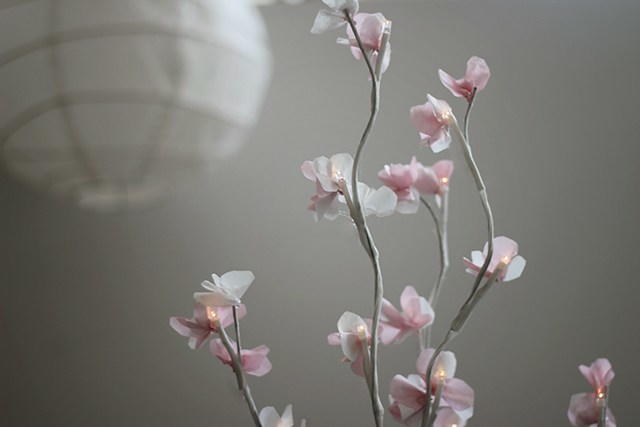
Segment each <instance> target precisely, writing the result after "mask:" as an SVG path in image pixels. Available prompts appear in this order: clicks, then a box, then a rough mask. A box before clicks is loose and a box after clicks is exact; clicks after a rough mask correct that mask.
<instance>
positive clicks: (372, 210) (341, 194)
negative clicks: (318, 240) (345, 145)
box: [300, 153, 397, 221]
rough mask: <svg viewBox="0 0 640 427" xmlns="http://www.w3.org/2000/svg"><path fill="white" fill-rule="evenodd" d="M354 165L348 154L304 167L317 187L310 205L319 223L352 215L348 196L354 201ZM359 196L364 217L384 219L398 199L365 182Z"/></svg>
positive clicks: (359, 185)
mask: <svg viewBox="0 0 640 427" xmlns="http://www.w3.org/2000/svg"><path fill="white" fill-rule="evenodd" d="M352 166H353V158H352V157H351V155H350V154H346V153H341V154H335V155H333V156H331V158H327V157H325V156H321V157H318V158H316V159H314V160H313V161H311V160H307V161H305V162H304V163H303V164H302V166H301V168H300V169H301V170H302V174H303V175H304V176H305V178H307V179H308V180H310V181H313V182H314V183H315V184H316V194H315V195H314V196H313V197H311V204H310V205H309V210H311V211H312V212H313V213H314V217H315V219H316V221H318V220H320V219H321V218H326V219H329V220H333V219H336V218H337V217H338V216H340V215H349V211H348V208H347V206H346V204H345V202H346V199H345V193H348V194H349V195H351V198H353V196H352V190H351V168H352ZM358 194H359V195H360V203H361V206H362V209H363V211H364V214H365V215H371V214H374V215H376V216H379V217H383V216H388V215H391V214H392V213H393V212H394V211H395V208H396V203H397V196H396V195H395V193H394V192H393V191H391V189H389V188H388V187H385V186H382V187H380V188H378V189H373V188H370V187H369V186H368V185H366V184H365V183H363V182H358Z"/></svg>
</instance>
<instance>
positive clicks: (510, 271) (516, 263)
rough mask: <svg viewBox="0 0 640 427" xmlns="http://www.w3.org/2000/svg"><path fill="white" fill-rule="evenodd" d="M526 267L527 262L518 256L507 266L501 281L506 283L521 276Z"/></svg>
mask: <svg viewBox="0 0 640 427" xmlns="http://www.w3.org/2000/svg"><path fill="white" fill-rule="evenodd" d="M526 265H527V261H526V260H525V259H524V258H523V257H521V256H520V255H518V256H516V257H515V258H513V259H512V260H511V262H510V263H509V265H508V266H507V271H506V273H505V275H504V278H503V279H502V280H503V281H505V282H508V281H510V280H515V279H517V278H518V277H520V276H522V272H523V271H524V267H525V266H526Z"/></svg>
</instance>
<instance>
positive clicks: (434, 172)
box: [414, 160, 453, 197]
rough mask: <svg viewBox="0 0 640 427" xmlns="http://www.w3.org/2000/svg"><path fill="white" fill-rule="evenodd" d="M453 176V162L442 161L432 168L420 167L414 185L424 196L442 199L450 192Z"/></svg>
mask: <svg viewBox="0 0 640 427" xmlns="http://www.w3.org/2000/svg"><path fill="white" fill-rule="evenodd" d="M420 166H422V165H420ZM452 174H453V162H452V161H451V160H440V161H438V162H436V163H434V165H433V166H431V167H427V166H422V167H419V168H418V176H417V178H416V181H415V184H414V185H415V188H416V189H417V190H418V191H419V192H420V194H422V195H433V196H439V197H441V196H444V193H446V192H447V191H448V190H449V184H450V182H451V175H452Z"/></svg>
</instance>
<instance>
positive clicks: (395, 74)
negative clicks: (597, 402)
mask: <svg viewBox="0 0 640 427" xmlns="http://www.w3.org/2000/svg"><path fill="white" fill-rule="evenodd" d="M4 3H6V5H3V8H0V16H2V14H3V13H6V11H7V10H9V9H10V8H11V7H14V6H15V7H23V5H17V6H16V4H17V3H20V2H16V1H12V0H8V1H6V2H4ZM24 3H32V2H29V1H25V2H24ZM36 3H37V1H36ZM5 6H6V7H5ZM320 7H322V5H321V3H320V2H314V1H311V2H307V3H305V4H302V5H297V6H290V5H281V4H279V5H272V6H268V7H263V8H261V9H260V10H259V12H260V14H261V15H262V17H263V18H264V22H265V24H266V31H267V33H268V39H269V41H268V46H269V49H270V50H271V60H270V61H267V60H265V62H264V63H263V67H268V66H269V63H271V64H272V66H273V71H272V80H271V84H270V86H269V88H268V91H267V92H266V98H265V102H264V105H263V107H262V109H261V110H260V111H261V112H260V115H259V116H257V112H256V116H255V119H257V125H256V126H255V127H253V128H252V130H251V131H250V132H249V134H248V135H247V137H246V143H245V144H244V145H243V146H241V147H240V146H238V147H237V149H236V150H234V151H235V156H233V157H221V158H219V159H217V160H207V163H208V166H211V171H210V172H209V173H207V174H201V175H198V176H197V177H195V178H194V179H192V180H190V181H189V182H188V184H186V185H184V186H183V188H182V189H181V190H180V191H176V192H175V193H172V194H171V195H169V196H168V197H167V198H165V199H164V200H163V201H162V202H154V203H152V204H150V205H147V206H146V207H144V208H137V209H117V210H115V211H113V212H110V213H96V212H95V211H94V210H91V209H83V208H79V207H78V206H77V203H76V201H74V200H73V198H70V197H52V196H49V195H46V194H45V192H42V191H33V190H32V189H31V188H30V186H28V185H25V184H24V183H23V180H20V179H16V178H15V174H10V173H8V172H7V170H10V167H7V168H5V169H4V172H3V175H2V180H1V181H0V203H1V205H2V209H0V217H1V224H2V225H3V231H2V237H1V241H2V244H1V245H0V250H1V252H0V256H1V259H2V260H3V275H2V277H3V279H2V283H1V284H0V292H1V293H0V310H1V311H0V336H1V338H2V339H0V355H1V360H2V363H1V365H0V367H1V371H0V374H1V375H2V378H1V379H0V384H1V386H0V424H2V425H3V426H10V427H31V426H34V427H35V426H65V427H75V426H78V427H79V426H96V427H103V426H104V427H107V426H109V427H111V426H133V425H135V426H203V425H211V426H220V427H240V426H246V425H249V423H250V418H249V416H248V414H247V411H246V408H245V406H244V403H243V402H242V400H241V398H240V396H239V394H238V392H237V390H235V382H234V378H233V375H232V374H231V371H230V370H229V369H228V368H227V367H224V366H221V365H220V364H219V362H218V361H217V360H216V359H215V358H214V357H213V356H212V355H211V354H210V353H209V352H208V350H207V349H206V348H203V349H201V350H199V351H196V352H193V351H191V350H189V349H188V348H187V346H186V339H183V338H182V337H180V336H178V335H177V334H176V333H175V332H174V331H173V330H171V329H170V327H169V324H168V319H169V317H170V316H173V315H186V316H189V315H190V314H191V311H192V298H191V294H192V292H193V291H195V290H197V289H198V288H199V283H200V282H201V281H202V280H204V279H207V278H208V277H209V275H210V274H211V273H212V272H217V273H223V272H225V271H228V270H232V269H249V270H252V271H253V272H254V273H255V275H256V277H257V279H256V282H255V284H254V286H253V287H252V288H251V289H250V290H249V292H248V293H247V295H246V297H245V302H246V303H247V305H248V310H249V314H248V315H247V317H246V318H245V319H244V321H243V322H242V327H243V336H244V337H243V341H244V344H245V345H246V346H248V347H254V346H257V345H260V344H266V345H268V346H270V347H271V349H272V351H271V354H270V358H271V361H272V362H273V371H272V372H271V373H270V374H269V375H268V376H266V377H264V378H257V379H256V378H251V379H250V382H251V386H252V389H253V391H254V396H255V398H256V400H257V404H258V406H260V407H263V406H271V405H273V406H276V407H277V408H278V410H279V411H281V410H282V408H283V407H284V406H285V405H286V404H288V403H293V405H294V414H295V415H296V417H297V418H298V419H299V418H301V417H306V418H307V419H308V421H309V425H310V426H311V427H313V426H327V425H332V426H336V427H342V426H344V427H346V426H369V425H371V424H372V422H371V415H370V406H369V401H368V399H367V393H366V386H365V384H364V382H362V381H361V380H360V379H359V378H357V377H355V376H354V375H352V373H351V372H350V370H349V367H348V365H343V364H341V363H340V361H339V360H340V358H341V353H340V351H339V349H337V348H333V347H329V346H327V344H326V336H327V334H328V333H330V332H333V331H334V330H335V329H336V321H337V319H338V317H339V316H340V314H341V313H342V312H344V311H345V310H351V311H354V312H357V313H360V314H362V315H363V316H369V315H370V312H371V305H372V286H373V285H372V274H371V270H370V265H369V262H368V259H367V257H366V255H365V253H364V252H363V251H362V249H361V248H360V246H359V244H358V241H357V239H356V238H355V234H354V233H353V232H352V230H351V226H350V225H349V224H348V223H347V222H346V221H344V220H337V221H334V222H327V221H323V222H320V223H317V224H316V223H314V221H313V219H312V217H311V215H310V214H309V213H308V212H307V211H306V210H305V209H306V206H307V204H308V198H309V197H310V196H311V195H312V193H313V190H314V189H313V185H312V184H310V183H309V182H308V181H307V180H306V179H304V178H303V177H302V175H301V174H300V171H299V165H300V164H301V163H302V162H303V161H304V160H307V159H312V158H314V157H316V156H319V155H330V154H333V153H336V152H344V151H347V152H353V150H354V149H355V146H356V143H357V141H358V139H359V136H360V132H361V130H362V128H363V126H364V123H365V121H366V119H367V113H368V108H369V107H368V100H369V83H368V81H367V75H366V70H365V67H364V64H363V63H361V62H357V61H355V60H354V59H353V58H352V57H351V55H350V53H349V52H348V49H346V48H344V47H342V46H338V45H336V44H335V42H334V41H335V37H337V36H342V31H339V32H337V33H330V34H327V35H324V36H312V35H311V34H310V33H309V29H310V27H311V24H312V22H313V19H314V17H315V14H316V13H317V11H318V9H319V8H320ZM361 10H362V11H365V12H374V11H379V12H382V13H384V14H385V16H387V17H388V18H389V19H391V20H393V35H392V39H391V44H392V49H393V53H392V59H391V66H390V68H389V70H388V71H387V73H386V74H385V76H384V80H383V87H382V105H381V113H380V118H379V121H378V123H377V126H376V128H375V130H374V131H373V134H372V137H371V139H370V142H369V145H368V147H367V149H366V151H365V153H364V157H363V163H362V178H363V180H365V181H367V182H369V184H371V185H374V184H375V185H376V186H377V185H378V184H377V182H376V181H377V179H376V173H377V171H378V170H379V169H380V168H381V166H382V165H383V164H384V163H388V162H407V161H408V160H409V159H410V157H411V156H412V155H416V156H417V157H418V159H419V160H420V161H422V162H423V163H425V164H431V163H433V162H434V161H436V160H437V159H440V158H452V159H453V160H454V162H455V163H456V165H458V168H457V170H456V172H455V173H454V176H453V179H452V184H451V218H450V242H451V257H452V264H453V265H452V269H451V272H450V274H449V278H448V280H447V282H446V285H445V286H446V287H445V289H444V291H443V294H442V296H441V300H440V305H439V308H438V310H437V316H436V323H435V327H434V336H435V337H436V339H439V338H440V337H441V336H442V334H443V333H444V332H445V330H446V327H447V325H448V324H449V322H450V320H451V319H452V317H453V316H454V314H455V312H456V310H457V307H458V306H459V304H460V303H461V301H462V300H463V298H464V297H465V296H466V295H467V293H468V290H469V287H470V286H471V276H468V275H466V274H465V273H464V271H463V267H462V263H461V258H462V257H463V256H468V253H469V252H470V251H471V250H472V249H476V248H481V246H482V245H483V244H484V242H485V240H486V238H485V234H484V233H485V232H484V219H483V215H482V210H481V207H480V203H479V199H478V197H477V195H476V193H475V192H474V186H473V183H472V181H471V178H470V176H469V175H468V173H467V172H466V171H465V170H464V168H463V167H462V157H461V156H460V153H459V152H457V151H456V150H449V151H446V152H444V153H442V154H441V155H438V156H436V155H434V154H432V153H431V152H430V151H429V150H427V149H425V148H422V147H421V146H419V144H418V139H417V135H416V132H415V130H414V128H413V127H412V125H411V124H410V122H409V119H408V109H409V107H411V106H412V105H416V104H420V103H423V102H424V101H425V95H426V93H427V92H431V93H433V94H434V95H435V96H438V97H440V98H445V99H448V100H449V101H450V103H451V104H452V106H453V107H454V109H456V111H457V112H458V114H461V113H462V108H463V103H462V101H460V100H457V99H454V100H452V99H450V98H451V97H450V96H449V94H448V92H446V90H445V89H444V88H443V87H442V86H441V85H440V83H439V81H438V78H437V70H438V68H444V69H445V70H447V71H449V72H450V73H451V74H452V75H454V76H460V75H462V74H463V72H464V66H465V62H466V60H467V58H468V57H469V56H471V55H479V56H482V57H484V58H485V59H486V60H487V62H488V63H489V65H490V67H491V70H492V74H493V75H492V78H491V80H490V82H489V85H488V87H487V89H486V90H485V91H484V92H482V93H481V94H480V96H479V97H478V99H477V104H476V108H475V109H474V112H473V115H472V117H471V138H472V145H473V146H474V149H475V153H476V158H477V161H478V163H479V165H480V168H481V170H482V172H483V174H484V176H485V180H486V183H487V186H488V190H489V196H490V198H491V200H492V205H493V209H494V213H495V219H496V225H497V233H498V235H507V236H509V237H512V238H513V239H515V240H517V241H518V242H519V243H520V252H521V254H522V255H523V256H524V257H525V258H526V259H527V260H528V265H527V269H526V270H525V273H524V275H523V277H522V278H521V279H519V280H517V281H515V282H511V283H507V284H505V285H503V286H498V287H496V289H495V290H494V291H492V293H491V294H490V296H489V297H488V298H486V299H485V300H484V301H483V303H482V304H481V306H480V307H479V309H478V310H477V311H476V313H475V314H474V316H473V318H472V321H471V322H470V323H469V324H468V326H467V327H466V328H465V330H464V333H463V334H462V335H461V336H460V337H459V338H457V339H456V340H455V341H454V342H453V344H452V345H451V349H452V350H453V351H455V352H456V354H457V358H458V371H457V375H456V376H458V377H460V378H462V379H464V380H465V381H467V382H468V383H469V384H470V385H471V386H472V387H474V389H475V391H476V409H475V415H474V417H473V418H472V419H471V420H470V422H469V425H471V426H492V425H493V426H510V425H518V426H522V427H529V426H531V427H533V426H540V425H546V426H565V425H569V423H568V421H567V417H566V410H567V406H568V403H569V397H570V396H571V394H573V393H577V392H581V391H587V390H588V385H587V383H586V382H585V381H584V379H583V378H582V376H581V375H580V373H579V372H578V370H577V366H578V365H579V364H581V363H590V362H591V361H592V360H594V359H595V358H597V357H608V358H609V359H610V360H611V362H612V363H613V366H614V369H615V371H616V375H617V376H616V379H615V381H614V383H613V385H612V388H611V397H610V399H611V400H610V406H611V408H612V410H613V412H614V413H615V415H616V418H617V419H618V425H622V426H632V424H631V423H632V422H633V419H634V418H633V417H634V415H635V414H637V408H636V406H637V404H636V401H637V398H638V389H639V387H640V379H639V378H640V375H639V374H640V372H639V371H638V366H637V354H638V353H639V352H640V341H639V340H638V332H637V331H638V322H639V321H640V314H639V312H638V308H637V307H638V302H639V296H640V293H639V292H638V289H637V283H636V282H637V279H636V274H637V271H636V270H637V268H636V265H635V262H636V260H635V256H636V254H635V252H634V251H635V248H636V246H637V242H638V240H639V239H640V228H639V227H638V223H637V221H638V217H639V214H640V199H639V197H638V183H639V182H640V168H638V158H639V156H640V145H639V144H638V142H639V136H640V131H639V130H638V126H637V113H638V106H637V100H638V98H639V97H640V85H639V84H638V78H637V74H638V67H639V66H640V51H639V50H638V45H639V43H640V28H639V27H638V19H639V18H640V3H638V2H637V1H635V0H608V1H603V0H538V1H535V2H532V1H526V0H434V1H420V0H415V1H410V0H404V1H403V0H387V1H383V0H373V1H366V2H362V5H361ZM34 25H36V24H35V23H34ZM7 28H9V27H7V26H4V25H3V29H2V30H0V31H1V32H2V33H3V37H2V38H3V39H6V37H5V36H8V35H9V33H4V32H5V31H7ZM22 28H24V27H22ZM12 34H13V33H12ZM5 47H6V46H5ZM4 53H5V54H6V50H5V52H4ZM2 58H4V59H5V60H6V56H4V57H2V56H0V59H2ZM0 62H1V61H0ZM265 69H266V68H265ZM27 70H28V69H27ZM27 74H28V73H27ZM266 74H268V73H265V75H266ZM265 78H266V77H265ZM12 84H13V83H12ZM0 86H2V88H3V91H7V90H9V86H10V85H9V81H8V80H5V81H2V82H0ZM265 88H266V85H265ZM256 90H258V89H256ZM260 90H261V89H260ZM255 102H256V105H259V101H258V100H256V101H255ZM7 108H10V107H7ZM247 111H249V110H247ZM256 111H257V110H256ZM249 122H250V120H248V121H246V122H243V123H244V124H247V126H248V127H249V124H250V123H249ZM249 128H250V127H249ZM5 131H6V129H3V133H4V132H5ZM187 143H188V141H175V140H172V142H171V144H177V145H179V144H187ZM196 157H197V156H196ZM370 223H371V227H372V230H373V233H374V236H375V238H376V241H377V244H378V247H379V248H380V250H381V257H382V267H383V272H384V277H385V284H386V295H387V297H388V298H389V299H390V300H391V301H392V302H394V303H396V304H397V302H398V298H399V295H400V292H401V291H402V289H403V288H404V286H405V285H408V284H412V285H414V286H416V287H417V288H418V289H419V290H420V291H421V293H423V294H427V293H428V289H430V286H431V284H432V283H433V281H434V278H435V276H436V274H437V269H438V252H437V244H436V240H435V236H434V233H433V229H432V225H431V222H430V218H429V217H428V215H427V213H426V212H425V211H423V210H421V211H420V212H418V213H417V214H416V215H394V216H392V217H389V218H384V219H377V218H376V219H372V220H371V221H370ZM416 355H417V343H416V342H415V341H414V340H408V341H406V342H405V343H404V344H403V345H401V346H393V347H386V348H385V347H383V348H382V349H381V363H382V367H381V377H380V378H381V384H382V387H383V393H384V394H385V395H386V393H387V390H388V383H389V381H390V379H391V378H392V376H393V375H394V374H397V373H399V374H403V375H407V374H410V373H413V371H414V370H415V368H414V365H415V358H416ZM387 424H388V425H390V426H391V425H395V422H394V421H393V420H391V418H390V417H388V421H387Z"/></svg>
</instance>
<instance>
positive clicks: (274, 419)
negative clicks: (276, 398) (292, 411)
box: [259, 406, 280, 427]
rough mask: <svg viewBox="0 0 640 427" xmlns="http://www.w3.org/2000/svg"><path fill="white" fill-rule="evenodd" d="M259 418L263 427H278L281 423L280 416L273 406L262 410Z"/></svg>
mask: <svg viewBox="0 0 640 427" xmlns="http://www.w3.org/2000/svg"><path fill="white" fill-rule="evenodd" d="M259 417H260V424H262V427H278V423H280V415H278V411H276V409H275V408H274V407H273V406H267V407H266V408H262V411H260V415H259Z"/></svg>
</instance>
